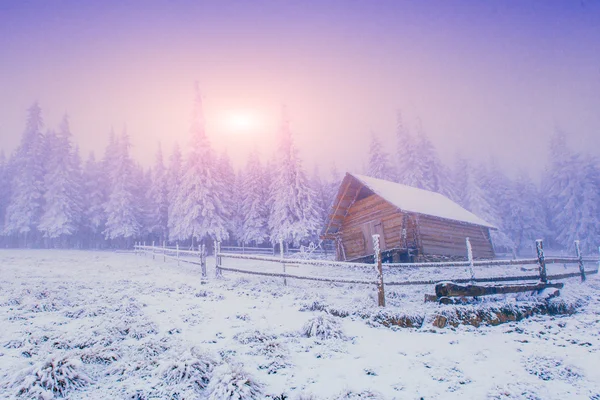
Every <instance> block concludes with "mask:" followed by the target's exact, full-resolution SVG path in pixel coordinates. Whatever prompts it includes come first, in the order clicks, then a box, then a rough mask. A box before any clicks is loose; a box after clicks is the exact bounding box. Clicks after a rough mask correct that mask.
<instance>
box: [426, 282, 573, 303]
mask: <svg viewBox="0 0 600 400" xmlns="http://www.w3.org/2000/svg"><path fill="white" fill-rule="evenodd" d="M563 286H564V284H563V283H542V282H539V283H525V284H516V285H459V284H456V283H453V282H440V283H438V284H437V285H435V295H436V296H437V297H438V299H439V298H442V297H457V296H470V297H475V296H488V295H492V294H505V293H520V292H533V291H540V290H544V289H546V288H556V289H562V288H563Z"/></svg>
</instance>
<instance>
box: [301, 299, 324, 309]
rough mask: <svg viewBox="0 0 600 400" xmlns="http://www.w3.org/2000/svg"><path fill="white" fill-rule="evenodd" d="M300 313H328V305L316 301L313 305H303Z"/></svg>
mask: <svg viewBox="0 0 600 400" xmlns="http://www.w3.org/2000/svg"><path fill="white" fill-rule="evenodd" d="M299 311H327V304H325V303H323V302H321V301H319V300H315V301H313V302H312V303H308V304H303V305H302V306H301V307H300V309H299Z"/></svg>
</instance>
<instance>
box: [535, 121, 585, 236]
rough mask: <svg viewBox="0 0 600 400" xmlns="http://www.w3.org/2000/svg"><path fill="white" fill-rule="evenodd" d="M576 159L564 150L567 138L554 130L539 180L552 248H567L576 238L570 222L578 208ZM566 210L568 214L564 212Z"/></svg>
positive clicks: (568, 151)
mask: <svg viewBox="0 0 600 400" xmlns="http://www.w3.org/2000/svg"><path fill="white" fill-rule="evenodd" d="M578 160H579V157H578V156H576V155H574V154H573V153H572V151H571V150H570V148H569V147H568V146H567V138H566V134H565V133H564V132H563V131H561V130H557V131H556V132H555V133H554V135H553V136H552V137H551V139H550V146H549V162H548V165H547V168H546V171H545V172H544V175H543V178H542V191H543V193H544V199H545V209H546V215H547V224H548V228H549V229H550V232H551V237H550V238H549V239H550V243H551V244H552V245H553V246H555V247H565V246H567V247H570V246H572V243H568V242H569V241H571V240H572V239H574V238H575V237H576V235H575V234H573V233H571V234H570V233H569V232H574V227H573V225H572V224H573V220H574V215H575V214H570V215H569V214H568V212H571V213H575V212H576V208H577V196H576V193H575V191H576V190H577V187H576V186H577V185H576V182H575V180H576V179H577V169H578ZM565 208H568V209H569V211H568V212H566V211H565Z"/></svg>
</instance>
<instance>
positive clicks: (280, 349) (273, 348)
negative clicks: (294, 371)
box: [252, 340, 290, 374]
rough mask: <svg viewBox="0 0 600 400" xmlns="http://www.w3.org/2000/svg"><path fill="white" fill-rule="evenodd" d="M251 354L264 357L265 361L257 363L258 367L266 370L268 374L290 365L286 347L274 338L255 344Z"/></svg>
mask: <svg viewBox="0 0 600 400" xmlns="http://www.w3.org/2000/svg"><path fill="white" fill-rule="evenodd" d="M252 354H255V355H261V356H264V357H266V360H265V362H263V363H261V364H259V366H258V368H259V369H263V370H267V372H268V373H269V374H276V373H277V371H279V370H280V369H284V368H287V367H289V366H290V363H289V361H288V356H289V351H288V349H287V348H286V347H285V346H284V345H283V344H282V343H281V342H279V341H276V340H269V341H267V342H264V343H260V344H257V345H256V346H255V349H254V351H253V352H252Z"/></svg>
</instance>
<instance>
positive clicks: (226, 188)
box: [216, 151, 240, 240]
mask: <svg viewBox="0 0 600 400" xmlns="http://www.w3.org/2000/svg"><path fill="white" fill-rule="evenodd" d="M216 168H217V179H218V180H219V182H220V185H221V187H222V193H220V197H221V199H222V203H223V207H224V209H225V215H228V219H227V221H226V222H227V231H228V232H229V234H228V237H229V239H231V240H235V239H237V230H236V218H237V215H236V214H237V205H238V203H239V202H240V200H239V199H238V198H237V195H238V191H237V190H236V174H235V171H234V170H233V166H232V165H231V159H230V158H229V154H227V151H224V152H223V153H221V155H220V157H219V158H218V160H217V164H216Z"/></svg>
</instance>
